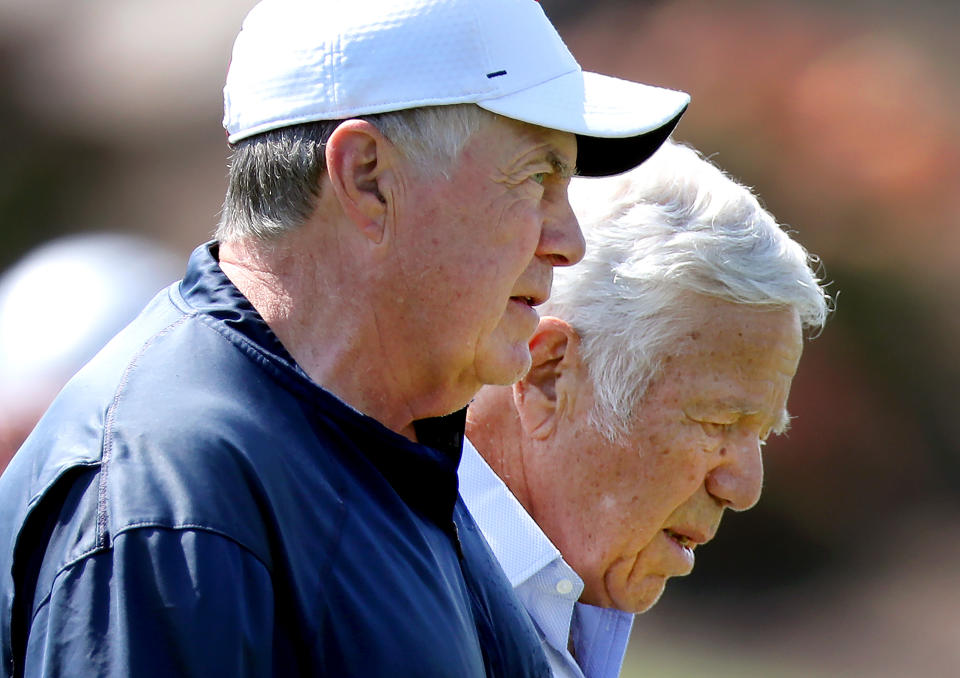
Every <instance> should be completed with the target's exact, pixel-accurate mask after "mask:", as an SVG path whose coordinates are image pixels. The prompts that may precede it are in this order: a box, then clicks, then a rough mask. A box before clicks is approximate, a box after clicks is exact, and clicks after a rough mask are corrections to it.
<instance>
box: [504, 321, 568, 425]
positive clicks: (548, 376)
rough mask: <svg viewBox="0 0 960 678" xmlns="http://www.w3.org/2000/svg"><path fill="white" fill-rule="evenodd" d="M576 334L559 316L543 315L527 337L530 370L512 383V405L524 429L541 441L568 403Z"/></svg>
mask: <svg viewBox="0 0 960 678" xmlns="http://www.w3.org/2000/svg"><path fill="white" fill-rule="evenodd" d="M578 344H579V337H578V336H577V333H576V332H575V331H574V330H573V328H572V327H570V325H569V323H567V322H566V321H564V320H561V319H560V318H554V317H550V316H547V317H544V318H541V320H540V325H539V326H538V327H537V331H536V332H534V335H533V338H532V339H531V340H530V355H531V357H532V361H531V367H530V371H529V372H527V374H526V376H524V378H523V379H521V380H520V381H519V382H518V383H517V384H516V385H514V389H513V394H514V404H515V406H516V408H517V412H518V414H519V416H520V424H521V426H522V427H523V429H524V432H525V433H526V434H527V435H528V436H530V437H531V438H534V439H537V440H544V439H546V438H549V437H550V436H551V435H552V434H553V432H554V431H555V430H556V426H557V424H558V422H559V419H560V417H561V416H562V415H563V414H564V413H565V412H566V411H567V410H568V408H569V406H570V404H571V403H572V396H573V394H572V393H571V389H572V388H573V386H574V384H573V381H572V380H573V378H574V377H575V375H574V374H573V372H572V370H571V367H573V365H572V363H573V362H574V361H575V360H576V358H575V355H574V353H575V352H576V348H577V346H578Z"/></svg>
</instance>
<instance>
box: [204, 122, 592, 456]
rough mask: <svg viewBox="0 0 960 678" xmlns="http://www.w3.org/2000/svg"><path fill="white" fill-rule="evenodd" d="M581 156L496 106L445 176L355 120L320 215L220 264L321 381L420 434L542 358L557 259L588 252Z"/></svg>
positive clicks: (342, 138)
mask: <svg viewBox="0 0 960 678" xmlns="http://www.w3.org/2000/svg"><path fill="white" fill-rule="evenodd" d="M576 155H577V149H576V137H575V136H574V135H572V134H569V133H566V132H557V131H553V130H547V129H544V128H540V127H536V126H533V125H527V124H523V123H519V122H515V121H512V120H508V119H504V118H496V117H493V116H490V117H489V118H488V119H487V120H486V121H485V122H484V123H483V124H482V126H481V127H480V129H479V130H478V131H477V132H476V133H475V134H474V135H473V136H472V137H471V139H470V140H469V141H468V142H467V144H466V146H465V147H464V149H463V151H462V152H461V154H460V156H459V157H458V159H456V160H455V161H454V162H453V163H452V166H450V167H447V168H441V169H443V171H442V172H441V171H434V169H433V168H430V169H424V168H420V167H418V166H416V165H415V164H414V163H413V162H411V161H410V160H408V159H407V158H406V157H405V156H404V155H403V153H402V152H401V151H400V150H399V149H398V148H397V147H396V146H395V145H394V144H392V143H391V142H390V141H389V139H387V138H386V137H384V136H383V134H382V133H380V132H379V130H377V128H376V127H375V126H373V125H372V124H370V123H369V122H367V121H363V120H348V121H345V122H344V123H342V124H341V125H340V126H339V127H337V129H336V130H335V131H334V132H333V134H332V135H331V137H330V140H329V141H328V142H327V145H326V163H327V172H326V173H325V174H324V175H323V176H322V177H321V180H320V190H319V197H318V199H317V205H316V209H315V211H314V213H313V214H311V215H310V216H309V218H308V219H307V221H306V223H304V224H303V225H302V226H301V227H299V228H296V229H294V230H292V231H289V232H287V233H285V234H284V235H283V236H282V237H281V238H279V239H277V240H276V241H272V242H270V243H267V244H266V245H261V244H259V243H255V242H249V241H245V242H238V243H233V242H231V243H224V244H223V245H222V246H221V248H220V263H221V267H222V268H223V270H224V272H225V273H226V274H227V275H228V277H229V278H230V279H231V280H232V281H233V282H234V283H235V284H236V285H237V287H238V288H239V289H240V290H241V292H243V293H244V295H245V296H246V297H247V298H248V299H249V300H250V301H251V303H253V305H254V307H255V308H256V309H257V310H258V311H259V312H260V313H261V315H262V316H263V317H264V319H265V320H266V321H267V323H268V324H269V325H270V327H271V328H272V329H273V330H274V332H275V333H276V334H277V336H278V337H279V338H280V340H281V341H282V342H283V344H284V346H285V347H286V348H287V350H288V351H289V352H290V354H291V355H292V356H293V357H294V359H295V360H296V361H297V363H298V364H299V365H300V366H301V367H302V368H303V369H304V371H305V372H306V373H307V374H308V375H309V376H310V377H311V378H312V379H313V380H314V381H316V382H317V383H319V384H321V385H323V386H324V387H325V388H326V389H328V390H329V391H331V392H332V393H334V394H335V395H337V396H338V397H340V398H341V399H342V400H344V401H345V402H347V403H349V404H350V405H352V406H353V407H355V408H356V409H358V410H360V411H361V412H364V413H365V414H368V415H370V416H372V417H374V418H375V419H377V420H379V421H380V422H381V423H383V424H384V425H385V426H387V427H388V428H391V429H392V430H394V431H396V432H398V433H401V434H403V435H406V436H407V437H410V438H412V439H415V437H416V434H415V431H414V427H413V422H414V421H416V420H418V419H423V418H426V417H434V416H439V415H443V414H447V413H449V412H452V411H455V410H457V409H459V408H461V407H463V406H464V405H466V404H467V402H469V400H470V399H471V398H472V397H473V396H474V395H475V394H476V392H477V390H478V389H479V388H480V387H481V385H483V384H486V383H491V384H509V383H512V382H514V381H516V379H518V378H519V377H520V376H521V375H522V374H523V373H524V372H525V371H526V370H527V368H528V367H529V365H530V353H529V348H528V341H529V339H530V336H531V335H532V333H533V332H534V330H535V329H536V327H537V322H538V319H539V316H538V313H537V310H536V308H535V307H536V306H537V305H539V304H541V303H542V302H543V301H545V300H546V298H547V296H548V295H549V292H550V286H551V283H552V277H553V266H561V265H570V264H573V263H576V262H577V261H579V260H580V259H581V258H582V257H583V253H584V241H583V234H582V233H581V232H580V227H579V224H578V223H577V220H576V217H575V216H574V214H573V211H572V209H571V208H570V204H569V202H568V201H567V188H568V186H569V182H570V178H571V176H572V174H573V173H574V171H575V164H576Z"/></svg>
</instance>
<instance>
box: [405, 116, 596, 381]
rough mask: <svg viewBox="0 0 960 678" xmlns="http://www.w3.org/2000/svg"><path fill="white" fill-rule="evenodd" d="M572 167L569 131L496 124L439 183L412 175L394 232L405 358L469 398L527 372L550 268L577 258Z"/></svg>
mask: <svg viewBox="0 0 960 678" xmlns="http://www.w3.org/2000/svg"><path fill="white" fill-rule="evenodd" d="M575 163H576V139H575V137H574V136H573V135H571V134H567V133H564V132H556V131H553V130H547V129H544V128H542V127H535V126H533V125H526V124H522V123H518V122H514V121H512V120H508V119H505V118H496V119H495V120H493V121H491V122H490V123H489V124H487V125H485V126H484V127H483V128H482V129H481V130H480V131H479V132H478V133H477V134H476V135H475V136H474V138H473V139H472V140H471V142H470V143H469V144H468V145H467V146H466V148H465V149H464V151H463V153H462V156H461V160H460V162H459V163H458V164H457V166H456V167H455V168H454V169H453V170H452V171H451V172H449V173H448V174H449V176H450V178H449V180H445V179H443V178H440V177H438V178H435V179H434V180H432V181H418V180H417V177H416V175H414V177H415V178H414V182H411V183H410V184H409V185H408V186H405V188H406V189H407V190H408V191H409V193H408V194H407V195H406V196H405V198H406V200H405V204H408V205H409V206H410V207H411V208H412V209H413V210H414V213H413V214H412V215H411V217H410V218H409V219H407V220H406V221H405V225H406V228H405V229H403V230H400V231H399V232H398V233H397V238H398V239H403V241H404V242H403V245H402V246H401V247H397V252H398V259H397V261H396V263H397V265H398V266H399V267H400V268H401V269H402V270H404V271H405V272H407V273H408V275H406V276H405V278H404V279H403V283H404V284H402V285H398V286H397V287H396V290H395V294H396V304H397V306H396V311H397V312H398V321H397V322H396V327H397V334H396V338H397V340H398V341H400V342H401V344H402V345H405V346H408V347H410V348H413V349H414V350H415V352H417V353H419V355H416V357H415V358H414V362H417V363H421V364H424V365H428V366H429V369H430V370H431V371H433V372H434V373H449V374H456V375H458V378H457V381H458V382H459V384H458V385H459V387H460V388H462V390H463V393H465V394H467V395H466V398H467V399H469V398H470V397H472V396H473V394H474V393H475V392H476V390H477V389H479V388H480V386H481V385H483V384H511V383H513V382H515V381H516V380H517V379H519V378H520V377H521V376H522V375H523V374H524V373H525V372H526V370H527V369H528V368H529V366H530V352H529V348H528V342H529V340H530V337H531V335H532V334H533V332H534V330H535V329H536V327H537V322H538V320H539V316H538V314H537V311H536V309H535V308H534V307H535V306H536V305H538V304H540V303H542V302H543V301H545V300H546V299H547V297H548V296H549V293H550V286H551V282H552V277H553V273H552V267H553V266H555V265H570V264H573V263H576V262H578V261H579V260H580V259H581V258H582V257H583V252H584V242H583V236H582V234H581V233H580V227H579V225H578V223H577V220H576V217H575V216H574V214H573V211H572V209H571V208H570V204H569V202H568V201H567V188H568V185H569V181H570V178H571V175H572V173H573V171H574V166H575ZM425 224H429V225H430V228H424V225H425ZM414 272H416V273H415V274H414ZM399 318H403V319H404V320H405V322H400V321H399Z"/></svg>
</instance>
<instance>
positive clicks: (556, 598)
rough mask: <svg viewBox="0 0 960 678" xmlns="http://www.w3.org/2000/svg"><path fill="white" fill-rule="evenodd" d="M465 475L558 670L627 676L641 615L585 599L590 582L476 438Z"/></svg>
mask: <svg viewBox="0 0 960 678" xmlns="http://www.w3.org/2000/svg"><path fill="white" fill-rule="evenodd" d="M459 476H460V495H461V496H462V497H463V501H464V503H465V504H466V505H467V508H468V509H469V510H470V513H471V514H472V515H473V519H474V520H475V521H476V522H477V525H478V526H479V527H480V531H481V532H482V533H483V536H484V537H485V538H486V540H487V542H489V544H490V548H491V549H492V550H493V553H494V554H495V555H496V556H497V560H499V561H500V566H501V567H502V568H503V571H504V572H505V573H506V575H507V579H509V580H510V584H511V585H512V586H513V589H514V591H515V592H516V594H517V597H518V598H519V599H520V602H521V603H523V605H524V607H525V608H526V609H527V612H528V613H529V614H530V617H531V618H532V619H533V623H534V625H535V626H536V627H537V631H538V633H539V634H540V640H541V642H542V643H543V648H544V651H545V652H546V654H547V659H548V660H549V661H550V667H551V668H552V669H553V675H554V676H557V677H560V678H616V676H618V675H620V668H621V666H622V665H623V656H624V654H625V653H626V651H627V641H628V640H629V639H630V629H631V627H632V626H633V614H631V613H629V612H622V611H620V610H613V609H609V608H601V607H594V606H592V605H586V604H584V603H578V602H577V599H578V598H579V597H580V594H581V593H582V592H583V581H582V580H581V579H580V577H579V576H578V575H577V573H576V572H574V571H573V569H572V568H571V567H570V566H569V565H567V563H566V562H564V560H563V558H562V557H561V555H560V551H558V550H557V548H556V547H555V546H554V545H553V544H552V543H551V541H550V540H549V539H548V538H547V536H546V535H545V534H544V533H543V531H542V530H541V529H540V527H539V526H538V525H537V524H536V522H535V521H534V520H533V518H531V517H530V514H528V513H527V512H526V510H525V509H524V508H523V506H522V505H521V504H520V502H519V501H517V499H516V497H514V496H513V494H512V493H511V492H510V490H509V488H508V487H507V486H506V484H505V483H504V482H503V481H502V480H501V479H500V477H499V476H497V474H496V473H495V472H494V471H493V469H491V468H490V466H488V465H487V462H486V461H484V459H483V457H481V456H480V453H479V452H477V450H476V448H475V447H474V446H473V445H472V444H471V443H470V441H469V440H464V445H463V457H462V458H461V460H460V470H459ZM571 638H572V640H573V647H574V652H575V653H576V656H577V660H574V658H573V656H572V655H571V654H570V652H569V651H568V649H567V648H568V642H569V640H570V639H571ZM577 661H579V664H578V663H577Z"/></svg>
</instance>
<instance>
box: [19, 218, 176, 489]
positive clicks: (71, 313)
mask: <svg viewBox="0 0 960 678" xmlns="http://www.w3.org/2000/svg"><path fill="white" fill-rule="evenodd" d="M181 273H182V265H181V263H180V260H179V257H178V256H177V255H176V254H174V253H173V252H172V251H170V250H169V249H168V248H166V247H165V246H164V245H163V244H161V243H158V242H156V241H154V240H151V239H149V238H145V237H142V236H135V235H128V234H120V233H83V234H78V235H70V236H63V237H60V238H57V239H55V240H51V241H49V242H47V243H44V244H42V245H39V246H37V247H36V248H34V249H33V250H31V251H30V252H28V253H27V254H25V255H24V256H23V257H22V258H21V259H20V260H19V261H17V262H16V263H14V264H13V265H12V266H11V267H10V268H8V269H7V270H6V271H4V272H3V274H2V275H0V473H2V472H3V469H4V468H6V465H7V463H8V462H9V461H10V458H11V457H13V454H14V453H15V452H16V451H17V449H18V448H19V447H20V445H21V444H22V443H23V441H24V440H25V439H26V437H27V434H29V433H30V431H31V430H32V429H33V427H34V426H35V425H36V423H37V420H38V419H39V418H40V415H41V414H43V411H44V410H45V409H47V406H49V405H50V402H51V401H52V400H53V398H54V396H55V395H56V394H57V392H58V391H59V390H60V389H61V388H62V387H63V385H64V384H65V383H67V380H68V379H69V378H70V377H71V376H73V374H74V373H75V372H76V371H77V370H79V369H80V367H82V366H83V364H84V363H86V362H87V361H88V360H89V359H90V358H92V357H93V356H94V354H95V353H96V352H97V351H99V350H100V349H101V348H103V345H104V344H106V343H107V341H108V340H109V339H110V338H111V337H112V336H113V335H114V334H116V333H117V332H118V331H119V330H120V329H121V328H122V327H123V326H124V325H126V324H127V323H129V322H130V321H131V320H133V319H134V317H136V315H137V313H139V312H140V309H142V308H143V306H144V304H146V303H147V302H148V301H149V300H150V299H151V297H153V296H154V295H155V294H156V293H157V292H158V291H159V290H161V289H162V288H164V287H166V286H167V285H169V284H170V283H171V282H172V281H174V280H176V279H177V278H179V277H180V275H181Z"/></svg>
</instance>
